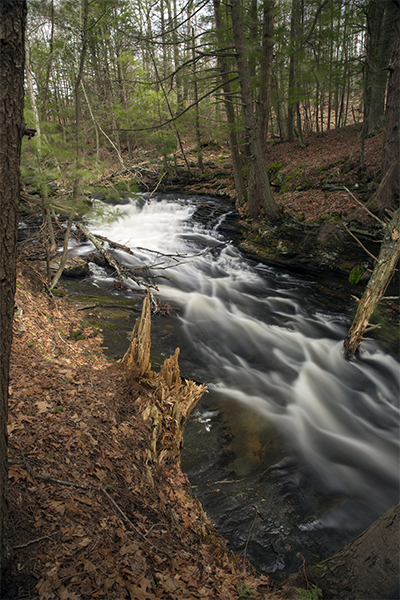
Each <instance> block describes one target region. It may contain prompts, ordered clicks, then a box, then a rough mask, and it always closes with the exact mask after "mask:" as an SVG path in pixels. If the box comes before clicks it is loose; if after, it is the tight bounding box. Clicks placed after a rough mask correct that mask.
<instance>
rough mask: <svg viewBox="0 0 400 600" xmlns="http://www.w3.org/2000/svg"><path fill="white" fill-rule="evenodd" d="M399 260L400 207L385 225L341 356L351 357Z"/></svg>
mask: <svg viewBox="0 0 400 600" xmlns="http://www.w3.org/2000/svg"><path fill="white" fill-rule="evenodd" d="M399 259H400V209H397V211H396V212H395V213H394V215H393V218H392V220H391V221H390V223H389V224H388V225H387V227H386V233H385V237H384V239H383V242H382V245H381V249H380V252H379V257H378V260H377V263H376V266H375V268H374V270H373V273H372V275H371V278H370V280H369V282H368V285H367V287H366V289H365V292H364V294H363V296H362V298H361V300H360V303H359V305H358V309H357V313H356V316H355V318H354V321H353V323H352V325H351V327H350V330H349V333H348V334H347V337H346V339H345V340H344V342H343V350H344V357H345V358H346V360H351V359H352V358H353V356H354V354H355V353H356V351H357V348H358V346H359V344H360V342H361V340H362V338H363V335H364V333H365V332H366V331H367V330H368V325H369V320H370V318H371V315H372V313H373V312H374V310H375V308H376V307H377V305H378V302H379V301H380V300H381V299H382V297H383V296H384V294H385V291H386V288H387V286H388V285H389V283H390V280H391V278H392V276H393V274H394V271H395V269H396V267H397V265H398V262H399Z"/></svg>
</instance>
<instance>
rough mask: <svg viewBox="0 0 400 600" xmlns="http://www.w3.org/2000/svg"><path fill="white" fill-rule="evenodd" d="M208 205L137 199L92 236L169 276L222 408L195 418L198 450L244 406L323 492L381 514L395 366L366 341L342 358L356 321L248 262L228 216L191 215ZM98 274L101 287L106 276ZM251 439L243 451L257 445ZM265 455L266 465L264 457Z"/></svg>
mask: <svg viewBox="0 0 400 600" xmlns="http://www.w3.org/2000/svg"><path fill="white" fill-rule="evenodd" d="M202 202H205V200H204V199H201V198H196V197H194V198H191V199H179V198H178V197H173V198H171V197H164V198H163V197H162V196H158V197H157V198H156V199H151V200H150V201H149V202H147V200H146V197H145V196H144V197H142V196H140V197H139V196H138V197H137V198H136V199H132V201H131V203H130V204H129V205H126V206H122V207H118V212H119V215H120V216H118V217H117V218H114V219H113V220H112V219H110V221H109V222H107V223H104V219H103V221H99V220H96V219H95V218H93V220H92V221H91V223H90V228H91V231H92V232H93V233H95V234H96V233H98V234H101V235H103V236H106V237H108V238H109V239H111V240H113V241H115V242H119V243H121V244H124V245H126V246H129V247H130V248H131V249H132V250H133V251H134V256H131V255H128V254H126V253H124V252H122V251H113V254H114V255H115V256H116V257H117V258H118V259H119V260H120V261H121V262H123V263H124V264H126V265H129V266H131V267H135V268H136V267H139V266H142V265H147V266H149V267H150V268H153V270H152V272H153V274H154V273H155V274H158V275H159V276H160V277H163V278H162V279H158V280H157V287H158V291H157V292H156V295H158V296H159V297H160V298H161V299H162V300H166V301H167V302H168V303H169V304H170V305H171V306H172V307H173V308H174V309H176V310H177V311H178V314H179V319H180V322H181V330H180V331H181V332H180V335H181V336H183V338H184V341H182V347H187V348H191V353H192V355H193V356H196V357H197V359H196V360H197V362H198V364H197V365H196V364H194V365H193V373H195V374H196V375H197V377H201V378H202V379H203V380H204V383H206V384H207V385H208V387H209V389H210V391H211V395H210V396H211V398H212V399H213V401H212V402H214V405H212V406H211V407H210V402H211V401H210V400H209V399H207V403H208V404H207V407H206V408H202V406H201V405H200V408H199V410H198V412H197V415H195V418H196V419H197V422H198V425H197V427H201V428H202V430H201V431H202V434H204V435H203V436H202V441H201V443H202V444H203V445H204V444H205V445H207V435H211V433H212V432H211V431H210V430H212V427H213V423H216V422H217V420H218V418H219V416H220V411H221V407H222V410H223V406H224V405H227V406H230V407H231V406H236V407H237V411H238V413H237V414H240V415H241V417H240V419H242V420H243V422H245V423H246V427H247V429H248V423H249V420H250V421H252V422H254V424H257V426H261V425H259V424H263V423H265V424H266V426H268V427H269V428H271V427H272V430H273V431H275V432H276V435H277V436H278V438H279V440H280V443H282V445H283V448H284V454H285V456H291V457H294V459H295V460H296V461H298V462H299V463H300V464H301V465H304V466H305V468H306V469H308V470H309V471H310V472H311V473H312V474H313V477H315V479H316V480H317V481H318V480H320V481H321V486H323V488H324V490H325V491H326V490H328V491H331V492H332V494H344V496H345V497H346V498H350V499H352V498H355V499H361V500H362V501H363V502H365V501H366V498H368V502H369V505H370V507H372V508H371V514H372V515H373V516H378V515H379V514H380V513H382V512H383V511H384V510H386V509H387V508H388V507H389V506H391V505H392V504H393V503H394V502H395V501H396V500H397V499H398V489H399V448H400V447H399V416H400V414H399V389H400V376H399V363H398V361H397V360H396V359H395V358H394V357H393V356H391V355H389V354H387V353H385V352H384V351H383V350H381V349H380V348H379V347H378V345H377V344H375V343H372V342H365V343H363V346H362V354H361V355H360V357H359V358H357V359H354V360H353V361H351V362H346V361H345V360H344V359H343V357H342V341H343V338H344V337H345V335H346V330H347V327H348V325H349V322H350V321H349V317H348V316H347V315H346V314H343V313H340V312H337V311H336V309H335V305H334V304H333V305H332V306H331V307H330V309H329V310H327V309H326V307H322V306H319V305H318V300H317V299H316V298H315V297H314V296H313V282H311V281H307V280H304V279H302V278H301V277H296V276H295V275H293V274H287V273H285V272H278V271H277V270H275V269H272V268H270V267H268V266H264V265H255V264H251V263H250V262H249V261H247V260H246V259H245V258H244V257H243V256H242V255H241V254H240V253H239V251H238V250H237V249H236V248H235V247H234V246H233V245H232V244H230V243H229V241H228V240H226V239H224V238H223V236H222V235H220V234H219V232H218V223H219V222H220V221H221V219H223V217H218V218H216V219H214V221H213V222H212V223H211V224H210V222H209V223H208V224H207V225H203V224H201V223H198V222H197V221H195V220H193V219H192V215H193V214H194V212H195V210H196V208H197V207H198V205H199V204H201V203H202ZM214 202H215V205H217V204H216V201H214ZM91 249H92V248H91V247H90V245H88V244H87V245H85V246H81V247H80V249H79V251H80V252H81V253H86V252H88V251H89V250H91ZM93 277H94V282H95V283H96V281H97V283H98V282H99V281H100V280H101V279H104V272H103V271H102V270H99V269H97V271H96V270H95V272H94V276H93ZM131 284H132V289H133V290H134V289H135V288H137V287H138V286H137V285H136V284H135V283H134V282H131ZM179 345H181V344H179ZM184 352H185V351H184V350H182V354H183V356H182V358H183V360H185V356H184ZM212 402H211V404H212ZM210 409H211V410H210ZM229 410H230V409H229ZM235 410H236V409H235ZM206 411H209V412H206ZM228 412H229V411H228ZM209 415H211V416H209ZM237 418H239V417H236V416H235V419H237ZM225 422H229V415H225ZM239 435H240V433H239ZM243 438H244V439H243V454H244V455H245V454H246V452H247V451H248V449H246V447H245V444H248V443H250V444H251V443H252V441H251V439H250V442H249V436H248V435H247V436H243ZM253 442H254V440H253ZM260 443H261V442H260ZM261 445H262V444H261ZM254 452H255V451H253V454H254ZM258 456H261V461H262V456H263V452H262V451H260V452H258ZM206 462H207V461H206ZM239 463H240V461H239V462H238V461H236V463H235V462H234V461H233V462H232V464H236V466H237V469H236V474H235V473H234V474H233V475H232V474H231V478H232V477H233V479H234V478H235V477H243V476H246V470H247V471H249V470H252V469H253V470H254V468H255V467H254V464H252V465H251V466H250V467H249V466H247V467H246V464H242V466H238V465H239ZM207 464H208V463H207ZM262 467H263V465H260V468H262ZM235 468H236V467H235ZM235 468H234V470H235ZM347 518H348V517H347ZM321 520H323V517H321ZM312 523H314V524H315V520H314V521H313V520H312V519H309V521H308V522H307V523H303V524H302V526H303V528H307V527H308V528H310V527H312Z"/></svg>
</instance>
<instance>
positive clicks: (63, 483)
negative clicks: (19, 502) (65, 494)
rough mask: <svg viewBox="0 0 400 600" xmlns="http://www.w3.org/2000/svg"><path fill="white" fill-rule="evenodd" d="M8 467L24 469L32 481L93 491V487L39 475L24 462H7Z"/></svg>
mask: <svg viewBox="0 0 400 600" xmlns="http://www.w3.org/2000/svg"><path fill="white" fill-rule="evenodd" d="M8 464H9V465H20V466H22V467H25V469H26V470H27V471H28V473H29V475H30V476H31V477H33V478H34V479H41V480H42V481H47V482H49V483H57V484H58V485H66V486H69V487H77V488H80V489H82V490H94V489H96V488H95V487H93V486H91V485H85V484H84V483H75V481H63V480H62V479H56V478H55V477H51V476H50V475H41V474H40V473H36V471H34V470H33V469H32V467H31V466H30V464H29V463H28V462H27V461H26V460H9V461H8Z"/></svg>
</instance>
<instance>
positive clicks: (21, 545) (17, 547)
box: [13, 531, 58, 550]
mask: <svg viewBox="0 0 400 600" xmlns="http://www.w3.org/2000/svg"><path fill="white" fill-rule="evenodd" d="M56 533H58V532H57V531H55V532H54V533H51V534H50V535H43V536H42V537H40V538H36V539H35V540H31V541H30V542H26V544H19V545H18V546H13V550H21V549H22V548H27V547H28V546H31V545H32V544H38V543H39V542H42V541H43V540H51V537H52V536H53V535H55V534H56Z"/></svg>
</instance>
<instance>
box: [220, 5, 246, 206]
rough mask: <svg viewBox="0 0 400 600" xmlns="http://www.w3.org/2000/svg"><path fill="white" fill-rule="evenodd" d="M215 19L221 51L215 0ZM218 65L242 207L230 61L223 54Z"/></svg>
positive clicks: (244, 194) (239, 201)
mask: <svg viewBox="0 0 400 600" xmlns="http://www.w3.org/2000/svg"><path fill="white" fill-rule="evenodd" d="M214 18H215V29H216V34H217V39H218V45H219V46H220V49H222V47H223V28H222V15H221V3H220V0H214ZM218 65H219V69H220V71H221V80H222V83H223V88H222V89H223V92H224V104H225V112H226V120H227V122H228V131H229V147H230V151H231V158H232V165H233V177H234V180H235V189H236V195H237V201H236V204H237V205H238V206H242V204H244V202H245V201H246V187H245V184H244V180H243V173H242V160H241V158H240V153H239V143H238V138H237V133H236V123H235V111H234V108H233V103H232V94H231V85H230V82H229V72H230V69H229V66H228V61H227V59H226V58H225V57H224V55H223V54H222V53H220V54H219V56H218Z"/></svg>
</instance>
